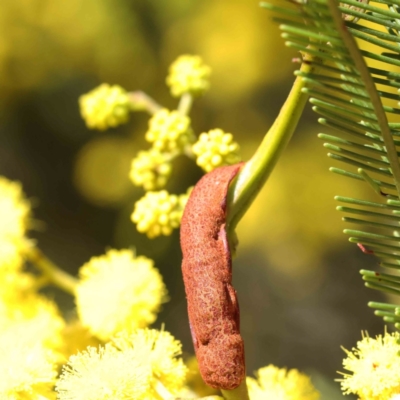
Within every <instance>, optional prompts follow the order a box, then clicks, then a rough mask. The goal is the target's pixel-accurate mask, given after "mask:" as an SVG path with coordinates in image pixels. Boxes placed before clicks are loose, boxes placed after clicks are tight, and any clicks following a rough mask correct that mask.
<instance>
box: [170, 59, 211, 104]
mask: <svg viewBox="0 0 400 400" xmlns="http://www.w3.org/2000/svg"><path fill="white" fill-rule="evenodd" d="M210 73H211V68H210V67H209V66H207V65H205V64H204V63H203V60H202V59H201V58H200V57H199V56H191V55H182V56H180V57H178V58H177V59H176V60H175V61H174V62H173V63H172V64H171V66H170V68H169V75H168V77H167V85H168V86H169V87H170V89H171V94H172V96H174V97H179V96H182V94H184V93H190V94H192V95H194V96H199V95H202V94H203V93H204V92H205V91H206V90H208V88H209V87H210V82H209V77H210Z"/></svg>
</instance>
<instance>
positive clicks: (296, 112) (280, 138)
mask: <svg viewBox="0 0 400 400" xmlns="http://www.w3.org/2000/svg"><path fill="white" fill-rule="evenodd" d="M313 69H314V67H313V64H312V59H311V58H310V56H307V55H305V56H304V60H303V64H302V66H301V68H300V71H301V72H304V73H310V72H312V71H313ZM303 87H305V83H304V82H303V79H302V78H301V77H300V76H298V77H297V78H296V80H295V82H294V84H293V87H292V89H291V91H290V93H289V96H288V98H287V99H286V101H285V104H284V105H283V107H282V108H281V110H280V112H279V115H278V117H277V119H276V120H275V122H274V124H273V125H272V127H271V128H270V130H269V131H268V133H267V134H266V135H265V137H264V139H263V141H262V142H261V144H260V146H259V147H258V149H257V150H256V152H255V153H254V155H253V157H252V158H251V159H250V160H249V161H248V162H246V163H245V165H244V167H243V169H242V170H241V171H240V172H239V173H238V175H237V177H236V179H235V180H234V181H233V183H232V184H231V186H230V188H229V193H228V207H229V213H228V224H229V230H230V231H231V232H232V231H233V230H234V229H235V227H236V225H237V224H238V222H239V221H240V219H241V218H242V217H243V215H244V213H245V212H246V210H247V209H248V208H249V207H250V205H251V203H252V202H253V200H254V199H255V197H256V195H257V194H258V192H259V191H260V190H261V188H262V186H263V185H264V183H265V182H266V180H267V179H268V177H269V175H270V174H271V172H272V170H273V168H274V167H275V164H276V163H277V161H278V159H279V158H280V156H281V155H282V152H283V150H284V149H285V147H286V145H287V144H288V143H289V141H290V139H291V137H292V135H293V132H294V130H295V129H296V127H297V124H298V122H299V119H300V117H301V115H302V113H303V109H304V107H305V105H306V104H307V100H308V95H307V94H305V93H302V89H303Z"/></svg>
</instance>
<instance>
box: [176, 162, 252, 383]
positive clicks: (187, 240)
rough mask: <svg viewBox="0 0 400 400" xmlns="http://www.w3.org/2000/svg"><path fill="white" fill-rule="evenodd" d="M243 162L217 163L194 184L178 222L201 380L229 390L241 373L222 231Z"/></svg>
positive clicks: (234, 305) (236, 307)
mask: <svg viewBox="0 0 400 400" xmlns="http://www.w3.org/2000/svg"><path fill="white" fill-rule="evenodd" d="M242 166H243V163H240V164H235V165H232V166H227V167H220V168H217V169H215V170H214V171H212V172H210V173H208V174H206V175H204V176H203V177H202V179H200V181H199V182H198V183H197V185H196V186H195V187H194V189H193V191H192V193H191V195H190V197H189V200H188V202H187V205H186V207H185V210H184V213H183V217H182V221H181V234H180V235H181V236H180V237H181V248H182V253H183V261H182V273H183V280H184V283H185V291H186V297H187V302H188V313H189V323H190V330H191V334H192V339H193V344H194V348H195V352H196V356H197V359H198V363H199V368H200V373H201V375H202V377H203V379H204V381H205V382H206V383H207V384H208V385H209V386H211V387H214V388H219V389H226V390H231V389H234V388H236V387H238V386H239V385H240V383H241V382H242V380H243V379H244V378H245V361H244V344H243V339H242V337H241V336H240V326H239V325H240V321H239V319H240V318H239V304H238V300H237V296H236V291H235V289H234V288H233V286H232V284H231V282H232V257H231V251H230V247H229V241H228V236H227V231H226V205H227V193H228V187H229V184H230V182H231V181H232V179H234V177H235V176H236V175H237V173H238V172H239V170H240V168H241V167H242Z"/></svg>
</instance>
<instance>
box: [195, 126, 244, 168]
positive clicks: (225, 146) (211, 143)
mask: <svg viewBox="0 0 400 400" xmlns="http://www.w3.org/2000/svg"><path fill="white" fill-rule="evenodd" d="M192 150H193V153H194V154H195V155H196V163H197V165H198V166H199V167H201V168H203V169H204V171H206V172H210V171H212V170H214V169H215V168H218V167H221V166H223V165H232V164H236V163H238V162H239V161H240V155H239V150H240V148H239V145H238V144H237V143H236V142H235V141H234V140H233V136H232V134H231V133H225V132H224V131H223V130H222V129H213V130H211V131H209V132H207V133H202V134H201V135H200V136H199V139H198V141H197V142H196V143H195V144H194V145H193V146H192Z"/></svg>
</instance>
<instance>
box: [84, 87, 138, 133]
mask: <svg viewBox="0 0 400 400" xmlns="http://www.w3.org/2000/svg"><path fill="white" fill-rule="evenodd" d="M79 106H80V110H81V115H82V118H83V119H84V120H85V122H86V126H87V127H88V128H89V129H98V130H100V131H104V130H106V129H108V128H113V127H116V126H118V125H121V124H125V123H126V122H128V120H129V113H130V111H131V109H132V105H131V101H130V100H129V95H128V93H127V92H126V90H125V89H123V88H122V87H121V86H118V85H113V86H110V85H108V84H107V83H103V84H102V85H100V86H98V87H97V88H95V89H93V90H92V91H90V92H89V93H87V94H84V95H83V96H81V97H80V98H79Z"/></svg>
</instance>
